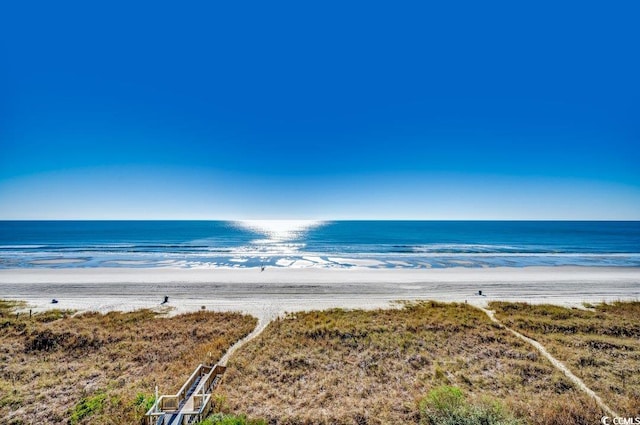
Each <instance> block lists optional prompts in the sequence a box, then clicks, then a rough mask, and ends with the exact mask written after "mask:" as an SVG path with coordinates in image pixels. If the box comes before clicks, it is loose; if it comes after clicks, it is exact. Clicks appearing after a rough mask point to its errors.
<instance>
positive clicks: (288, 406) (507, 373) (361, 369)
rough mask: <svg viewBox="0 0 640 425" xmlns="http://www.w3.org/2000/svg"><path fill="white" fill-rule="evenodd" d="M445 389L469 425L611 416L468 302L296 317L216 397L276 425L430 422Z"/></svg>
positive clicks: (251, 348) (271, 331) (248, 352)
mask: <svg viewBox="0 0 640 425" xmlns="http://www.w3.org/2000/svg"><path fill="white" fill-rule="evenodd" d="M442 388H448V389H449V390H447V391H450V392H453V393H455V394H458V393H459V397H458V398H457V400H459V401H460V403H459V409H458V410H456V411H455V412H456V413H455V414H457V415H462V416H459V419H460V420H464V421H466V422H460V423H470V424H471V423H517V422H518V421H521V422H522V423H531V424H546V425H548V424H575V423H585V424H586V423H597V421H598V420H599V419H600V417H601V416H602V411H601V410H600V409H599V408H598V407H597V405H596V404H595V402H594V401H593V400H592V399H590V398H588V397H587V396H586V395H584V394H583V393H582V392H580V391H579V390H578V389H576V388H575V387H574V386H573V385H572V383H571V382H570V381H569V380H568V379H567V378H566V377H565V376H564V375H563V374H562V373H560V372H559V371H557V370H556V369H554V368H553V366H552V365H551V364H550V363H549V362H548V361H546V359H544V358H543V357H542V356H540V355H539V354H538V352H537V351H536V350H535V349H533V348H532V347H531V346H530V345H529V344H527V343H525V342H523V341H521V340H519V339H517V338H516V337H515V336H513V335H512V334H511V333H509V332H508V331H506V330H505V329H503V328H501V327H499V326H498V325H496V324H494V323H492V322H491V321H490V320H489V319H488V317H487V316H486V315H485V314H484V313H483V312H482V311H481V310H479V309H476V308H474V307H472V306H470V305H466V304H462V303H451V304H446V303H438V302H413V303H406V304H405V305H404V306H403V307H402V308H399V309H385V310H369V311H365V310H343V309H333V310H326V311H311V312H303V313H294V314H289V315H288V316H286V317H285V318H283V319H279V320H276V321H274V322H272V323H271V324H270V325H269V326H268V327H267V328H266V329H265V330H264V332H263V333H262V334H261V335H259V336H258V337H257V338H256V339H254V340H252V341H251V342H249V343H248V344H247V345H246V346H244V347H243V348H242V349H241V350H239V351H238V352H237V353H236V355H235V356H234V357H233V358H232V360H231V361H230V363H229V368H228V370H227V373H226V375H225V378H224V380H223V384H222V386H221V388H220V390H219V391H220V393H219V395H218V399H219V400H220V401H221V402H220V403H219V404H220V407H221V409H222V411H223V412H225V413H231V414H238V415H239V414H246V415H247V416H248V417H249V418H255V419H264V420H265V421H267V422H268V423H277V424H392V423H416V424H418V423H427V424H428V423H439V422H438V419H437V418H438V417H439V416H438V415H441V414H442V411H439V410H438V409H437V408H434V405H433V403H432V402H433V400H434V394H437V391H439V389H442ZM434 391H435V393H434ZM435 407H437V406H435ZM470 415H471V416H470ZM472 415H481V416H477V417H476V419H477V420H474V419H473V417H472ZM482 415H485V416H482ZM487 415H489V416H491V415H494V416H495V415H501V416H499V417H498V416H496V417H497V418H498V419H499V420H496V421H494V422H491V421H489V422H487V420H489V419H487ZM481 417H484V418H485V419H486V420H484V419H482V418H481ZM479 418H480V419H479ZM467 420H468V421H467Z"/></svg>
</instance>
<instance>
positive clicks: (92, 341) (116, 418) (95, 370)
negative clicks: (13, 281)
mask: <svg viewBox="0 0 640 425" xmlns="http://www.w3.org/2000/svg"><path fill="white" fill-rule="evenodd" d="M25 307H26V305H25V304H24V303H21V302H16V301H6V300H0V418H2V423H3V424H14V425H17V424H32V423H33V424H45V423H46V424H89V423H91V424H137V423H139V422H140V418H141V417H142V416H143V415H144V413H145V412H146V410H147V409H148V408H149V407H150V405H151V404H152V403H153V400H154V395H153V394H154V387H155V386H156V385H157V386H158V387H159V389H160V393H161V394H162V393H175V392H176V391H177V390H178V389H179V388H180V386H181V385H182V384H183V383H184V380H185V379H186V378H188V377H189V375H190V374H191V372H192V371H193V369H194V368H195V367H196V366H197V365H198V364H199V363H215V362H216V361H217V360H218V359H219V358H220V357H221V355H222V354H223V353H224V352H225V351H226V350H227V349H228V348H229V347H230V346H231V345H232V344H233V343H234V342H235V341H237V340H238V339H240V338H242V337H243V336H245V335H247V334H248V333H249V332H251V330H252V329H253V328H254V327H255V325H256V319H255V318H253V317H250V316H245V315H241V314H238V313H213V312H204V311H202V312H197V313H189V314H182V315H178V316H173V317H166V316H165V315H161V314H158V313H156V312H153V311H150V310H139V311H134V312H130V313H120V312H111V313H107V314H100V313H83V314H76V313H74V312H73V311H64V310H49V311H46V312H43V313H37V314H33V316H31V317H30V314H29V312H28V311H27V312H24V313H22V314H20V315H17V314H16V309H17V308H25Z"/></svg>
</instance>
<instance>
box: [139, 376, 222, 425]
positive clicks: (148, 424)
mask: <svg viewBox="0 0 640 425" xmlns="http://www.w3.org/2000/svg"><path fill="white" fill-rule="evenodd" d="M225 370H226V367H224V366H219V365H215V366H214V367H211V366H205V365H202V364H201V365H199V366H198V367H197V368H196V370H195V371H194V372H193V373H192V374H191V376H190V377H189V379H187V381H186V382H185V383H184V385H183V386H182V387H181V388H180V390H179V391H178V393H177V394H175V395H163V396H160V397H158V399H157V400H156V401H155V403H154V404H153V406H152V407H151V409H149V411H148V412H147V413H146V415H145V418H144V419H143V422H142V423H143V424H144V425H161V424H164V423H165V420H167V421H168V420H169V419H167V416H168V415H169V416H170V415H174V414H178V412H179V414H180V418H177V419H179V422H176V421H174V422H173V423H172V425H173V424H176V425H187V424H193V423H197V422H199V421H202V420H204V419H206V417H207V416H208V415H209V413H210V412H211V409H212V407H213V406H212V405H213V403H212V396H211V391H212V390H213V389H214V388H215V387H216V385H217V384H218V381H219V379H220V376H221V375H222V374H223V373H224V372H225ZM199 377H200V378H201V379H200V382H199V383H198V385H197V386H196V388H194V392H193V393H192V394H190V395H189V397H190V398H191V399H192V400H193V410H189V411H182V410H181V409H183V406H184V404H185V402H186V401H187V400H188V397H187V395H188V392H189V390H190V389H191V387H192V386H193V385H194V383H195V382H196V381H197V380H198V378H199ZM198 388H200V389H199V390H198Z"/></svg>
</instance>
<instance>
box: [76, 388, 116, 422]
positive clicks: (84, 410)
mask: <svg viewBox="0 0 640 425" xmlns="http://www.w3.org/2000/svg"><path fill="white" fill-rule="evenodd" d="M106 399H107V395H106V394H105V393H103V392H99V393H96V394H94V395H92V396H90V397H82V399H80V402H79V403H78V404H77V405H76V407H75V408H74V409H73V412H71V418H70V420H69V423H71V425H73V424H77V423H78V422H80V421H81V420H82V419H84V418H86V417H87V416H91V415H93V414H94V413H96V412H99V411H100V410H102V407H103V406H104V402H105V400H106Z"/></svg>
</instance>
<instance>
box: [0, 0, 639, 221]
mask: <svg viewBox="0 0 640 425" xmlns="http://www.w3.org/2000/svg"><path fill="white" fill-rule="evenodd" d="M130 3H135V4H130ZM219 3H220V4H216V2H204V1H203V2H190V3H189V4H182V3H176V2H171V3H169V2H167V3H164V2H117V1H115V2H104V3H98V2H65V1H62V2H31V1H28V0H26V1H21V2H4V3H3V4H2V5H1V6H0V218H4V219H34V218H54V219H57V218H61V219H70V218H86V219H92V218H96V219H109V218H111V219H124V218H136V219H162V218H176V219H179V218H182V219H207V218H210V219H216V218H219V219H233V218H238V219H247V218H265V219H272V218H311V219H316V218H328V219H332V218H333V219H341V218H343V219H345V218H382V219H387V218H417V219H640V166H639V165H638V164H640V119H639V117H640V106H639V105H640V102H639V101H640V87H639V81H640V79H639V78H638V75H640V55H638V51H640V46H639V44H640V43H639V40H640V26H638V25H637V17H638V16H640V5H638V3H637V2H635V1H628V2H625V1H620V2H614V3H611V4H607V3H603V2H589V1H581V2H535V3H533V2H532V3H529V4H525V3H522V2H434V3H442V4H433V5H432V4H427V3H428V2H401V3H399V2H387V3H379V2H317V3H312V2H289V3H283V2H260V3H258V2H256V3H252V2H219Z"/></svg>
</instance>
